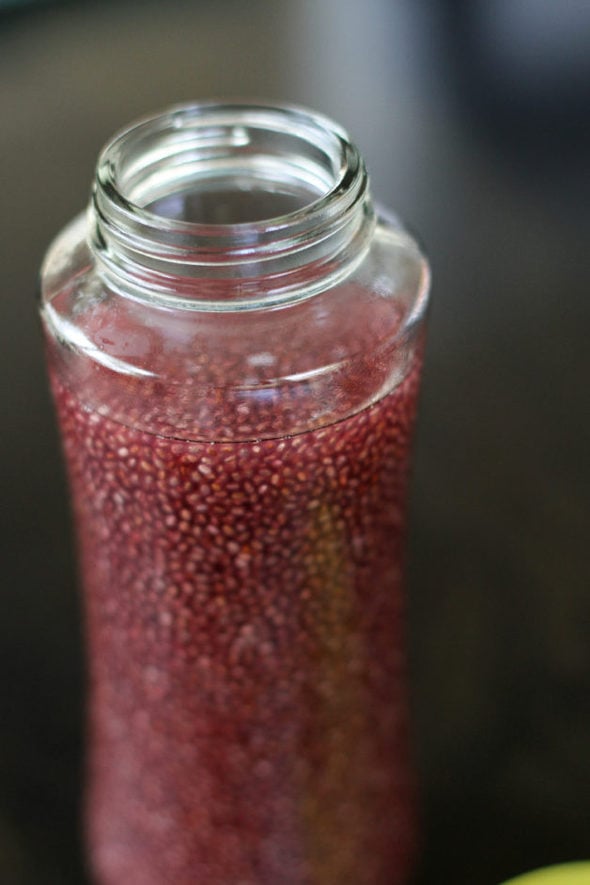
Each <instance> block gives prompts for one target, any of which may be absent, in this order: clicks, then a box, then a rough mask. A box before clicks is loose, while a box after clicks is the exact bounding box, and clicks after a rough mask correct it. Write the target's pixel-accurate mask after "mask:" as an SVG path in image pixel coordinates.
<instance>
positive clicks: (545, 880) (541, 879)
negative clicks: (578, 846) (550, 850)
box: [504, 861, 590, 885]
mask: <svg viewBox="0 0 590 885" xmlns="http://www.w3.org/2000/svg"><path fill="white" fill-rule="evenodd" d="M504 885H590V861H579V862H578V863H565V864H560V865H559V866H556V867H545V868H544V869H542V870H535V871H534V872H533V873H525V874H524V876H517V878H516V879H510V881H509V882H504Z"/></svg>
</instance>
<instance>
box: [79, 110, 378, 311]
mask: <svg viewBox="0 0 590 885" xmlns="http://www.w3.org/2000/svg"><path fill="white" fill-rule="evenodd" d="M90 222H91V223H90V237H89V238H90V245H91V248H92V250H93V252H94V253H95V255H96V257H97V260H98V263H99V264H100V265H101V267H102V268H103V269H104V270H105V272H106V273H107V275H108V276H109V277H110V278H111V280H110V281H111V282H112V283H114V284H117V285H118V286H119V287H121V286H123V288H125V289H126V290H128V293H129V294H131V295H136V296H137V295H138V292H139V291H140V290H141V293H142V297H144V298H145V297H151V296H152V295H154V297H156V296H158V295H159V296H165V297H168V298H170V297H172V298H175V299H176V297H177V296H179V295H180V296H181V297H182V299H183V302H186V301H187V297H186V296H187V294H190V293H188V289H190V288H191V282H190V281H191V280H192V281H194V280H200V281H201V283H202V281H203V279H209V280H215V279H224V280H225V281H226V282H227V280H228V279H232V278H234V279H239V280H240V281H241V286H242V297H241V298H240V299H239V300H240V302H241V303H243V302H244V296H247V295H248V291H246V290H248V289H249V286H248V284H247V282H246V284H245V289H244V283H245V281H248V280H256V286H258V287H260V285H262V286H263V288H264V289H265V290H266V295H267V296H268V291H269V290H270V289H273V290H274V291H275V295H276V296H277V298H278V301H279V302H282V301H283V300H285V299H286V300H290V299H292V297H293V295H294V292H295V290H299V293H300V295H301V294H302V280H301V278H300V277H301V274H299V276H297V278H296V277H295V276H293V272H294V271H300V272H301V271H303V269H305V270H306V272H307V276H308V283H309V285H310V287H311V289H313V288H314V286H315V285H316V284H317V282H318V279H319V277H320V276H324V277H325V276H326V269H327V265H330V266H331V265H333V264H334V263H337V264H339V266H340V269H341V270H342V267H343V259H346V257H347V255H348V256H350V254H352V251H354V252H355V255H356V256H357V257H358V254H359V249H358V242H355V241H357V240H358V237H359V235H360V234H362V237H361V239H363V240H365V239H368V230H369V228H370V227H371V226H372V224H373V222H374V214H373V211H372V207H371V204H370V199H369V193H368V179H367V173H366V169H365V166H364V163H363V161H362V159H361V157H360V154H359V152H358V150H357V149H356V147H355V146H354V145H353V144H352V142H351V141H350V139H349V138H348V136H347V134H346V132H345V131H344V130H343V129H342V128H341V127H340V126H338V125H337V124H336V123H333V122H332V121H331V120H329V119H328V118H326V117H324V116H322V115H321V114H317V113H315V112H312V111H308V110H305V109H303V108H300V107H296V106H289V105H285V106H272V105H264V104H256V105H253V104H246V103H235V102H234V103H231V104H225V103H214V102H206V103H196V104H186V105H179V106H176V107H173V108H172V109H170V110H168V111H166V112H164V113H162V114H157V115H154V116H151V117H147V118H144V119H142V120H140V121H139V122H138V123H136V124H134V125H132V126H131V127H129V128H127V129H125V130H122V131H121V132H120V133H118V134H117V135H116V136H115V137H114V138H113V139H112V141H110V142H109V143H108V144H107V145H106V147H105V148H104V149H103V151H102V153H101V155H100V158H99V162H98V166H97V174H96V179H95V184H94V189H93V197H92V203H91V207H90ZM353 242H355V248H354V250H352V249H351V245H352V244H353ZM344 263H346V261H344ZM328 269H330V268H328ZM332 269H333V268H332ZM328 275H329V274H328ZM254 287H255V286H254V284H253V287H252V291H253V288H254ZM194 288H195V287H194V286H193V289H194ZM303 288H305V287H303ZM324 288H325V285H324ZM185 290H187V291H185ZM279 290H280V291H279ZM287 290H288V291H287ZM201 291H202V286H201ZM310 294H313V293H312V292H310ZM193 295H194V292H193ZM189 300H190V299H189ZM197 300H198V299H197ZM206 300H207V301H211V298H207V299H206ZM246 300H247V298H246ZM193 301H194V298H193ZM233 301H234V302H235V292H234V297H233ZM183 306H187V305H185V304H183Z"/></svg>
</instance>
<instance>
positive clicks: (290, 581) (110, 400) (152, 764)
mask: <svg viewBox="0 0 590 885" xmlns="http://www.w3.org/2000/svg"><path fill="white" fill-rule="evenodd" d="M197 184H198V183H197ZM194 187H195V182H194V181H193V182H192V183H191V188H193V189H194ZM306 266H307V265H306ZM292 272H293V271H291V273H292ZM297 273H300V274H301V276H300V280H301V282H300V284H299V288H300V290H303V289H304V288H305V273H306V268H305V267H301V268H300V269H299V270H297ZM425 273H426V271H425V265H424V261H423V259H422V258H421V256H420V254H419V252H418V250H417V248H416V247H415V244H413V243H412V241H411V240H410V239H409V238H408V237H407V236H406V235H405V234H403V232H402V231H400V229H399V228H397V227H396V226H392V225H390V224H389V223H387V222H385V221H383V220H377V222H376V223H374V224H373V226H372V228H371V231H370V235H369V236H368V237H367V239H366V241H365V245H364V247H363V251H362V254H361V255H359V256H358V260H355V261H352V262H351V263H350V268H349V269H348V271H346V272H345V273H342V274H340V275H339V276H338V279H335V280H333V281H331V282H326V284H325V285H324V286H322V285H321V283H320V284H319V285H315V287H314V289H313V291H312V292H310V293H308V297H305V298H303V299H299V298H297V294H296V293H297V286H295V289H294V291H295V296H294V297H292V298H290V299H289V300H288V302H287V303H285V304H280V305H278V306H275V307H273V306H271V307H269V306H268V305H267V304H266V303H265V301H264V298H262V299H261V300H260V303H257V304H255V305H254V306H253V305H251V304H248V305H247V306H246V308H245V309H233V308H232V306H231V304H232V302H231V297H230V307H229V309H226V307H227V305H226V306H225V307H224V308H223V310H217V309H211V310H207V309H206V306H205V309H203V306H202V305H201V306H200V307H198V308H197V309H193V308H192V306H191V304H192V302H191V301H190V298H191V295H190V293H189V296H188V298H189V302H188V303H187V305H184V304H182V303H180V302H178V303H177V302H174V301H173V300H169V301H168V302H166V301H165V300H164V301H158V299H156V300H155V301H154V300H153V299H152V300H150V299H149V298H146V299H143V298H142V297H141V291H139V294H138V291H137V289H135V290H133V291H131V290H129V291H126V290H125V287H124V286H121V287H120V288H117V286H114V285H113V284H112V280H111V279H110V278H109V277H108V274H105V273H104V266H103V265H102V264H101V262H100V261H99V260H97V259H96V255H95V253H94V252H93V249H92V246H89V245H88V224H87V222H86V220H84V219H82V220H78V221H77V222H75V223H74V224H73V225H72V226H71V227H70V228H69V229H68V230H67V231H66V232H65V233H64V234H63V235H62V236H61V237H60V238H59V239H58V240H57V241H56V243H55V244H54V246H53V247H52V249H51V250H50V253H49V255H48V258H47V261H46V265H45V271H44V285H43V305H42V315H43V319H44V324H45V329H46V333H47V336H46V337H47V352H48V361H49V371H50V376H51V382H52V387H53V392H54V397H55V403H56V407H57V412H58V416H59V422H60V428H61V433H62V439H63V445H64V451H65V456H66V462H67V467H68V472H69V478H70V485H71V495H72V501H73V507H74V511H75V517H76V526H77V535H78V544H79V557H80V565H81V572H82V583H83V588H84V598H85V608H86V622H87V639H88V659H89V676H90V698H89V742H90V746H89V753H88V768H89V776H88V800H87V808H88V834H89V837H88V838H89V850H90V854H91V862H92V866H93V869H94V871H95V875H96V878H97V881H99V882H101V883H104V885H121V883H125V885H134V883H137V885H140V883H141V885H160V883H167V882H172V881H173V882H175V883H178V885H183V883H187V885H188V883H194V882H200V883H204V885H205V883H211V885H213V883H215V885H222V883H223V885H225V883H227V885H230V883H238V882H240V883H252V885H254V883H269V885H270V883H279V882H280V883H293V885H301V883H318V885H319V883H346V882H349V883H359V882H363V883H366V885H372V883H375V885H377V883H383V885H385V883H392V882H395V883H399V885H402V883H404V882H406V881H407V879H408V876H409V874H410V869H411V858H412V853H413V845H414V837H415V833H414V820H413V789H412V772H411V763H410V752H409V750H410V748H409V741H408V729H407V725H408V723H407V712H406V690H407V686H406V679H405V670H404V653H403V649H404V641H403V598H402V586H401V580H402V565H403V544H404V532H405V527H404V522H405V505H406V486H407V473H408V460H409V456H410V449H411V438H412V426H413V421H414V416H415V408H416V396H417V391H418V383H419V375H420V365H421V351H422V337H423V318H424V310H423V307H424V305H423V304H421V305H420V304H419V301H420V299H422V302H423V301H424V299H425V287H426V282H425V279H426V277H425ZM257 279H260V277H259V276H258V277H257ZM208 285H209V281H205V282H203V281H202V280H199V281H197V282H196V283H194V282H193V283H191V287H192V288H191V292H194V291H197V292H201V291H203V289H207V286H208ZM215 285H216V286H217V287H220V286H221V287H222V288H223V291H224V293H227V292H230V293H236V298H239V297H240V294H241V293H243V291H244V288H245V287H246V288H249V291H254V290H255V288H256V281H254V282H250V283H248V285H246V286H245V283H244V280H243V278H240V279H239V280H238V281H237V282H236V279H235V277H232V278H231V279H230V278H229V274H228V272H227V271H225V272H224V275H223V279H222V280H221V282H220V281H219V280H218V279H216V280H215ZM260 285H261V287H262V288H263V289H264V290H265V294H266V292H267V291H271V300H272V288H271V289H270V290H269V289H265V287H264V284H263V283H261V284H260ZM273 285H274V284H273ZM182 287H183V284H182V281H181V279H180V277H179V283H178V291H179V292H180V291H183V288H182ZM173 294H174V292H173ZM183 297H185V293H184V291H183Z"/></svg>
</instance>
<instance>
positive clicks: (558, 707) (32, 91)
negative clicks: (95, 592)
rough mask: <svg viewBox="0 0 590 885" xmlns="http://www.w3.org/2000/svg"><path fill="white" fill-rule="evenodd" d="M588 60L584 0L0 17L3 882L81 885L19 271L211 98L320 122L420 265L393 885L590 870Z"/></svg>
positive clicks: (200, 2) (400, 0)
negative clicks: (146, 137)
mask: <svg viewBox="0 0 590 885" xmlns="http://www.w3.org/2000/svg"><path fill="white" fill-rule="evenodd" d="M589 67H590V4H589V3H588V2H583V0H579V2H576V0H560V2H555V0H462V2H461V0H431V2H428V0H363V2H358V0H272V2H271V0H268V2H263V0H249V2H248V3H244V2H239V0H215V2H213V0H193V2H181V0H167V2H166V3H162V2H159V3H158V2H147V0H146V2H138V0H136V2H127V0H117V2H108V0H103V2H90V0H88V2H69V3H65V2H64V3H61V4H59V3H51V2H49V0H47V2H44V3H37V4H35V3H33V2H29V3H20V4H17V3H14V2H13V3H7V2H6V0H4V2H1V0H0V121H1V123H0V269H1V274H2V279H3V281H4V282H3V284H2V295H1V297H0V313H1V316H0V360H1V361H2V373H1V377H2V379H3V382H2V391H1V395H0V396H1V399H0V402H1V403H2V423H1V425H0V430H1V433H0V446H1V448H2V451H1V455H0V502H1V504H0V518H1V531H0V550H1V562H2V587H1V593H0V882H1V883H2V885H21V883H22V885H45V883H47V885H61V883H63V885H82V883H84V882H85V881H86V880H85V878H84V872H83V863H82V859H81V858H82V851H81V848H80V836H79V796H80V760H81V746H82V725H81V722H82V716H81V712H82V690H83V662H82V654H81V642H80V637H79V630H80V620H79V619H80V612H79V602H78V596H77V592H76V578H75V565H74V560H73V550H72V544H71V531H70V521H69V514H68V508H67V500H66V494H65V483H64V475H63V469H62V464H61V460H60V452H59V443H58V438H57V433H56V429H55V426H54V422H53V414H52V408H51V403H50V400H49V396H48V392H47V387H46V381H45V376H44V366H43V354H42V346H41V337H40V332H39V327H38V322H37V317H36V304H35V294H36V287H37V271H38V267H39V264H40V261H41V259H42V255H43V253H44V251H45V248H46V247H47V245H48V243H49V241H50V240H51V238H52V237H53V236H54V235H55V233H56V232H57V231H58V230H59V229H60V228H61V227H62V226H63V225H64V224H65V223H66V221H68V220H69V219H70V217H72V216H73V215H74V214H75V213H77V212H78V211H79V210H80V209H81V208H82V207H83V205H84V204H85V203H86V201H87V198H88V193H89V186H90V181H91V178H92V174H93V169H94V163H95V159H96V155H97V152H98V150H99V149H100V147H101V146H102V144H103V143H104V142H105V140H106V139H107V138H108V137H109V136H110V135H111V134H112V133H113V132H114V131H115V130H116V129H117V128H118V127H120V126H122V125H123V124H125V123H127V122H129V121H131V120H133V119H134V118H135V117H137V116H139V115H143V114H145V113H147V112H151V111H154V110H158V109H160V108H162V107H164V106H166V105H167V104H170V103H175V102H180V101H184V100H189V99H197V98H207V97H215V96H217V97H232V96H240V97H254V98H256V97H258V98H266V99H276V100H286V101H291V102H298V103H303V104H306V105H309V106H311V107H313V108H315V109H317V110H320V111H323V112H324V113H326V114H329V115H331V116H332V117H334V118H336V119H337V120H338V121H339V122H341V123H342V124H343V125H345V126H346V127H347V128H348V129H349V130H350V132H351V133H352V134H353V136H354V138H355V140H356V141H357V143H358V144H359V146H360V147H361V149H362V151H363V153H364V155H365V157H366V160H367V162H368V165H369V168H370V171H371V174H372V181H373V190H374V193H375V194H376V195H377V197H378V199H379V200H380V201H381V202H383V203H385V204H387V205H390V206H391V207H393V208H394V209H395V210H396V211H397V212H398V213H399V214H400V215H401V216H402V218H404V219H405V221H406V223H407V224H408V225H409V227H410V228H411V229H412V230H415V231H417V232H418V234H419V236H420V238H421V240H422V242H423V243H424V244H425V247H426V250H427V252H428V254H429V255H430V258H431V261H432V265H433V272H434V292H433V307H432V314H431V324H430V338H429V347H428V353H427V360H426V368H425V375H424V385H423V395H422V401H421V415H420V421H419V428H418V437H417V449H416V458H415V473H414V482H413V488H412V508H411V514H412V520H411V545H410V569H409V591H408V592H409V618H410V640H411V642H410V647H411V679H412V692H413V707H414V727H415V742H416V756H417V761H418V767H419V771H420V777H421V783H422V807H423V824H424V827H423V829H424V839H423V846H422V852H421V861H420V871H419V877H418V879H417V882H418V883H419V885H446V883H448V885H497V883H498V882H499V881H500V880H501V879H503V878H505V877H507V876H508V875H510V874H516V873H518V872H521V871H523V870H524V869H527V868H531V867H534V866H538V865H541V864H544V863H549V862H557V861H561V860H566V859H573V858H577V857H581V856H589V855H590V835H589V834H590V789H589V788H588V787H589V785H590V703H589V700H588V699H589V698H590V565H589V561H588V560H589V557H588V549H589V546H590V544H589V540H590V539H589V537H588V505H589V500H588V498H589V496H588V491H589V489H590V467H589V458H588V455H589V450H590V440H589V437H590V432H589V431H590V408H589V394H588V382H589V380H590V348H589V345H588V329H589V320H590V304H589V299H588V283H587V279H588V272H589V269H590V268H589V264H590V262H589V257H588V256H589V252H588V242H589V236H590V210H589V199H588V198H589V191H590V176H589V175H588V162H587V159H588V149H589V147H590V145H589V139H588V133H587V132H586V130H585V126H584V124H586V123H587V117H588V108H589V107H590V95H589V84H590V70H589ZM359 885H362V883H359Z"/></svg>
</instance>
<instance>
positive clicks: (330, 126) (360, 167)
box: [95, 100, 366, 236]
mask: <svg viewBox="0 0 590 885" xmlns="http://www.w3.org/2000/svg"><path fill="white" fill-rule="evenodd" d="M212 125H217V126H219V127H227V128H228V129H229V130H230V139H231V140H232V141H233V145H236V144H238V143H239V138H240V136H241V134H242V133H241V132H240V133H239V134H238V135H237V137H236V134H235V131H236V129H239V130H242V131H243V127H244V126H247V125H250V126H252V125H253V126H257V127H260V128H262V127H263V128H266V129H269V130H272V131H274V132H280V133H284V134H287V135H291V136H293V135H294V133H297V135H298V137H300V138H303V136H305V137H306V139H307V141H308V142H309V143H310V144H313V145H314V146H315V147H317V148H318V149H320V150H322V151H324V152H325V154H326V157H327V158H328V159H329V160H330V161H331V162H332V165H333V168H334V177H333V181H332V183H331V186H330V187H329V189H327V190H326V191H325V193H323V194H321V195H319V196H318V197H317V198H316V199H315V200H312V201H311V202H310V203H309V204H307V205H304V206H302V207H301V208H299V209H296V210H293V211H291V212H286V213H281V214H279V215H276V216H269V217H268V218H264V219H260V220H256V221H245V222H237V223H202V222H196V221H185V220H182V219H177V218H170V217H168V216H165V215H161V214H159V213H157V212H153V211H151V210H149V209H147V208H145V206H142V205H141V204H139V203H137V202H135V201H134V200H133V199H131V198H130V197H129V196H127V195H126V194H125V193H124V190H123V188H122V187H121V183H120V177H121V169H120V168H119V165H120V161H121V159H122V158H121V153H122V150H125V149H127V150H129V149H132V148H133V147H134V146H137V145H138V143H139V142H140V141H141V139H142V138H143V136H144V135H145V134H146V133H147V132H155V131H157V132H159V133H162V132H164V131H165V130H166V129H170V130H173V131H177V132H178V131H181V130H184V131H185V132H186V130H187V129H188V130H189V131H190V130H192V131H196V130H198V129H201V128H203V129H204V128H206V127H210V126H212ZM229 144H230V145H231V142H229ZM216 146H217V147H223V146H224V143H223V141H222V136H220V138H219V141H218V143H217V145H216ZM225 146H228V142H227V141H226V142H225ZM336 169H337V172H336ZM358 172H362V173H365V174H366V172H365V170H364V163H363V161H362V158H361V156H360V153H359V151H358V149H357V148H356V146H355V145H354V143H353V142H352V141H351V139H350V136H349V135H348V133H347V132H346V130H345V129H344V128H343V127H342V126H340V125H339V124H338V123H336V122H335V121H333V120H332V119H330V118H329V117H328V116H325V115H323V114H321V113H319V112H317V111H312V110H309V109H308V108H304V107H303V106H301V105H297V104H289V103H281V104H275V103H271V102H263V101H256V102H255V103H252V102H248V101H245V100H232V101H230V102H225V101H215V100H211V101H195V102H185V103H180V104H176V105H173V106H172V107H169V108H167V109H165V110H163V111H161V112H156V113H153V114H149V115H146V116H143V117H140V118H139V119H137V120H135V121H134V122H133V123H131V124H129V125H127V126H125V127H123V128H121V129H120V130H118V132H116V133H115V134H114V135H113V137H112V138H110V139H109V141H108V142H107V143H106V144H105V145H104V146H103V148H102V150H101V152H100V154H99V157H98V163H97V172H96V182H97V185H98V186H102V187H103V188H105V190H107V191H108V195H109V198H110V200H112V201H113V202H114V203H116V204H118V206H119V208H120V209H121V210H122V211H124V212H127V213H133V214H134V215H137V216H145V218H146V220H149V221H150V222H151V223H153V224H157V225H158V226H159V227H162V228H169V229H171V230H175V231H185V232H187V233H191V234H193V235H201V236H211V235H214V234H219V235H223V234H226V233H235V234H239V233H241V232H244V233H249V232H254V231H259V232H266V231H268V230H269V226H270V227H271V229H272V230H273V231H274V232H277V231H280V230H281V229H283V228H285V227H290V226H292V225H294V224H296V223H297V221H299V220H302V221H303V220H304V221H306V222H307V221H309V219H310V217H311V216H314V215H320V214H323V213H324V211H325V210H326V209H327V210H329V211H330V213H331V214H336V213H337V212H338V211H339V210H340V203H346V192H347V189H348V187H349V186H350V183H351V180H352V179H353V178H354V176H355V175H356V174H357V173H358ZM95 186H96V185H95Z"/></svg>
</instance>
